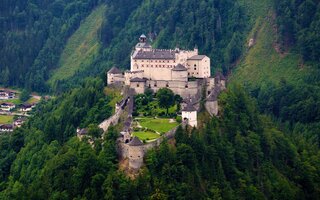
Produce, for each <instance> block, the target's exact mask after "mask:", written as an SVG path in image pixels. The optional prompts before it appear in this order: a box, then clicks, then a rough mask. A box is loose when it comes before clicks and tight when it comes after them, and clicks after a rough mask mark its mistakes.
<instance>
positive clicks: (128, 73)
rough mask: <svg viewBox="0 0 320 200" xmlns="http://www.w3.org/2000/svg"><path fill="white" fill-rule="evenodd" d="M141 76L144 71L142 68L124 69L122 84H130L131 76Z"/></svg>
mask: <svg viewBox="0 0 320 200" xmlns="http://www.w3.org/2000/svg"><path fill="white" fill-rule="evenodd" d="M135 77H137V78H143V77H144V71H143V70H136V71H125V72H124V78H125V81H124V84H125V85H130V80H131V79H132V78H135Z"/></svg>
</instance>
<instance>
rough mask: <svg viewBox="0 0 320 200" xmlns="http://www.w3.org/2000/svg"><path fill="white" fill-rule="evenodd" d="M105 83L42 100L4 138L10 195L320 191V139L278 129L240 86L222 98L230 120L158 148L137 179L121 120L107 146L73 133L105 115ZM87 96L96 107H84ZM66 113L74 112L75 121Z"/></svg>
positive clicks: (307, 194)
mask: <svg viewBox="0 0 320 200" xmlns="http://www.w3.org/2000/svg"><path fill="white" fill-rule="evenodd" d="M99 87H100V88H101V81H98V80H91V81H87V83H86V85H84V86H83V87H82V88H80V89H77V90H74V91H73V92H71V94H70V95H68V96H69V97H67V96H64V97H63V99H62V98H61V99H57V100H54V101H52V102H50V103H49V104H46V105H42V106H41V107H40V110H41V114H40V113H39V114H37V116H36V117H34V118H33V119H32V120H31V121H30V122H29V123H28V124H27V126H24V128H22V129H18V130H17V131H15V132H14V134H13V135H12V136H1V140H0V148H1V149H0V150H1V158H0V162H1V179H0V180H1V184H0V186H1V187H0V198H1V199H71V198H76V199H149V198H150V199H208V198H209V199H266V198H267V199H288V200H289V199H290V200H292V199H316V198H317V197H318V196H319V192H320V191H319V186H320V185H319V184H320V182H319V180H320V177H319V163H320V160H319V158H320V154H319V149H318V147H317V146H314V145H310V143H308V141H307V140H306V139H305V138H304V137H301V136H299V135H298V134H297V135H296V134H293V135H287V134H285V133H283V132H281V131H279V130H278V129H277V128H275V126H274V124H273V123H272V122H271V121H270V120H269V119H268V118H266V117H264V116H261V115H259V113H258V110H257V107H256V104H255V102H254V100H253V99H252V98H250V97H249V96H248V95H247V94H246V93H245V92H244V90H243V89H242V88H240V87H237V88H230V89H229V91H228V92H226V93H224V94H223V95H222V96H221V97H220V104H221V105H222V110H221V117H220V118H212V119H206V122H205V123H206V126H205V128H204V129H202V130H191V129H187V130H183V129H181V128H180V129H178V130H177V133H176V138H175V139H176V143H175V144H174V145H172V144H173V143H170V145H168V143H166V142H164V143H163V144H162V145H161V147H160V148H159V150H155V151H152V152H150V153H149V154H148V156H147V158H146V166H145V167H144V168H143V169H142V172H141V174H140V176H139V177H137V178H136V179H135V180H131V179H129V178H128V177H126V176H125V175H124V174H123V172H121V171H119V170H117V158H116V152H115V139H116V137H117V134H118V133H117V132H115V130H114V129H113V128H111V129H109V131H108V133H107V134H106V137H105V140H104V142H103V143H102V146H100V145H99V144H101V143H99V139H96V142H97V143H95V144H96V145H95V146H94V148H92V147H91V146H90V145H89V144H88V143H87V142H86V141H82V142H80V141H79V140H78V139H77V138H76V137H74V136H73V135H74V134H72V133H75V132H74V131H75V129H74V128H73V127H75V126H77V125H80V124H81V123H82V124H84V125H85V124H88V123H91V122H94V121H95V118H93V116H95V115H93V116H91V115H90V113H92V112H91V110H92V109H90V111H89V112H88V108H89V107H92V106H93V105H95V106H93V107H94V110H95V113H98V110H101V108H103V107H99V105H101V104H100V103H99V102H100V101H103V98H102V99H100V101H98V98H91V97H92V96H93V95H92V94H93V93H92V92H96V93H100V92H101V89H97V90H96V89H93V88H99ZM96 96H97V97H98V96H99V94H97V95H96ZM75 99H78V101H77V103H73V101H74V100H75ZM87 102H90V104H92V105H88V106H89V107H84V108H81V107H82V106H84V105H86V104H87ZM55 105H59V106H55ZM103 105H105V104H103ZM40 110H39V111H40ZM107 110H108V108H105V111H107ZM109 110H110V109H109ZM101 111H103V109H102V110H101ZM65 113H74V114H73V115H72V117H71V118H68V120H67V119H66V118H65V116H66V114H65ZM84 113H88V114H87V115H86V114H84ZM101 113H103V112H101ZM104 114H106V113H104ZM239 114H240V115H239ZM77 119H82V120H80V121H78V120H77ZM97 119H99V118H97ZM61 125H63V126H62V127H61ZM92 131H93V132H94V128H93V130H92Z"/></svg>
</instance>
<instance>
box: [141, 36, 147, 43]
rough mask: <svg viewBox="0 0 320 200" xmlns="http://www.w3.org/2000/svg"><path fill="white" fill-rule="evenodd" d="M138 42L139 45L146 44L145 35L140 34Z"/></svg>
mask: <svg viewBox="0 0 320 200" xmlns="http://www.w3.org/2000/svg"><path fill="white" fill-rule="evenodd" d="M139 41H140V42H141V43H146V42H147V36H146V35H145V34H142V35H141V36H140V38H139Z"/></svg>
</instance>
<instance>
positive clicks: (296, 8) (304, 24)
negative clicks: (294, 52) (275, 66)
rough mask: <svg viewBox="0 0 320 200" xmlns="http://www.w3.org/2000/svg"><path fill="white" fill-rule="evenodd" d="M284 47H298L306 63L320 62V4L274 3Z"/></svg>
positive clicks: (304, 1) (308, 1) (307, 1)
mask: <svg viewBox="0 0 320 200" xmlns="http://www.w3.org/2000/svg"><path fill="white" fill-rule="evenodd" d="M274 2H275V9H276V14H277V22H278V25H279V32H280V36H281V37H280V39H279V41H280V42H282V44H283V46H291V45H296V46H297V49H298V50H299V51H300V53H301V54H302V56H303V59H304V60H306V61H317V62H319V61H320V51H319V49H320V41H319V38H320V31H319V30H320V2H319V1H317V0H301V1H297V0H284V1H276V0H275V1H274Z"/></svg>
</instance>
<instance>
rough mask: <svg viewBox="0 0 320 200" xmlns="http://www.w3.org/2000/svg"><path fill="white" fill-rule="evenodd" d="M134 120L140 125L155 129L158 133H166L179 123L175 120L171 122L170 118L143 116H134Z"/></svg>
mask: <svg viewBox="0 0 320 200" xmlns="http://www.w3.org/2000/svg"><path fill="white" fill-rule="evenodd" d="M136 120H137V121H138V122H139V124H140V125H141V126H142V127H145V128H148V129H151V130H154V131H157V132H159V133H166V132H168V131H170V130H171V129H173V128H175V127H176V126H178V125H179V124H178V123H177V122H175V121H174V122H172V120H170V119H168V118H151V117H143V118H136Z"/></svg>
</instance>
